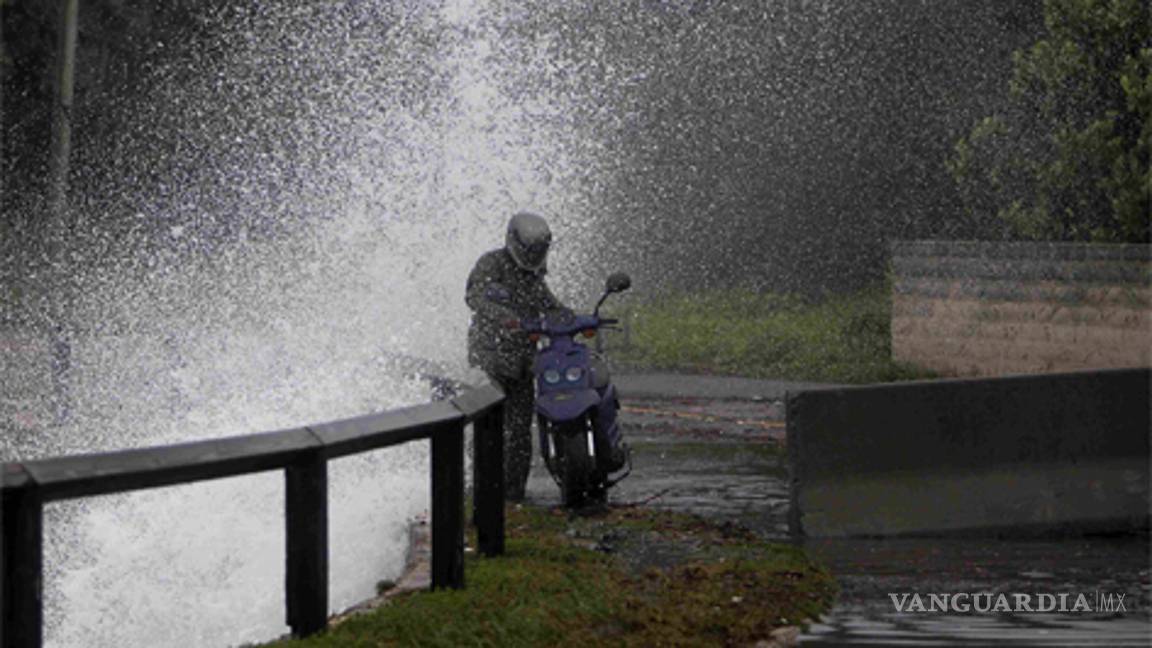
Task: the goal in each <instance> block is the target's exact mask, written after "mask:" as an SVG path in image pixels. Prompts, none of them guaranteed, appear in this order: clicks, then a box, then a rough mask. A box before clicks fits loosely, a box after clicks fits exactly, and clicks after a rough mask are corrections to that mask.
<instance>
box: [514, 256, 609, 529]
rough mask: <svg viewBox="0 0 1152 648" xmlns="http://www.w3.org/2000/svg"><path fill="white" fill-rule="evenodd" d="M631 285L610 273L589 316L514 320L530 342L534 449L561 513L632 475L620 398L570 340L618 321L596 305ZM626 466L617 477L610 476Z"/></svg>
mask: <svg viewBox="0 0 1152 648" xmlns="http://www.w3.org/2000/svg"><path fill="white" fill-rule="evenodd" d="M631 285H632V280H631V279H630V278H629V277H628V275H626V274H623V273H616V274H613V275H611V276H610V277H608V281H607V283H606V286H605V291H604V294H603V296H601V297H600V301H598V302H597V303H596V308H595V309H594V310H593V312H592V314H591V315H575V314H573V313H571V312H560V313H555V314H552V315H549V316H547V317H543V318H540V319H529V320H524V321H522V322H521V323H520V327H521V329H522V330H523V331H524V332H525V333H527V334H528V335H529V337H530V339H532V340H534V341H536V344H537V352H536V359H535V362H534V363H533V369H532V370H533V373H534V374H535V376H536V419H537V423H538V426H539V435H540V451H541V454H543V455H544V463H545V464H546V465H547V466H548V472H549V473H551V474H552V478H553V479H554V480H555V481H556V484H557V485H558V486H559V487H560V494H561V499H562V501H563V505H564V506H565V507H566V508H580V507H583V506H586V505H589V504H602V503H604V502H605V500H606V499H607V494H608V489H609V488H611V487H612V486H615V485H616V484H617V483H619V482H620V481H621V480H622V479H624V478H625V477H627V476H628V475H629V474H631V472H632V461H631V452H630V450H629V448H628V446H627V444H626V443H624V440H623V438H622V434H621V431H620V424H619V422H618V421H617V413H618V412H619V410H620V400H619V397H618V395H617V393H616V386H615V385H613V384H612V381H611V377H610V376H609V374H608V365H607V363H605V362H604V359H603V358H602V357H601V356H600V355H598V354H596V353H594V352H593V351H592V350H590V349H589V348H588V346H587V345H585V344H582V343H581V342H579V341H577V336H583V337H585V338H595V337H596V335H597V331H599V330H600V329H601V328H602V327H607V326H610V325H612V324H615V323H617V320H615V319H609V318H602V317H600V306H601V305H602V304H603V303H604V300H605V299H607V298H608V295H611V294H613V293H618V292H623V291H625V290H627V289H628V288H630V287H631ZM626 466H627V470H626V471H625V472H624V473H623V474H621V475H619V476H618V477H615V478H610V477H609V476H610V475H611V474H612V473H615V472H617V471H620V470H622V469H624V468H625V467H626Z"/></svg>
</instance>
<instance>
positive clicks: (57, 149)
mask: <svg viewBox="0 0 1152 648" xmlns="http://www.w3.org/2000/svg"><path fill="white" fill-rule="evenodd" d="M59 6H60V17H59V18H60V20H59V26H60V27H59V32H58V36H57V40H56V44H57V47H56V97H55V102H54V103H53V106H52V151H51V156H52V157H51V159H50V160H49V164H50V167H49V177H48V182H49V185H48V214H47V217H48V223H46V225H47V227H45V228H44V230H43V236H44V243H45V244H46V249H47V252H48V263H49V264H50V265H51V267H50V268H49V271H48V277H49V283H48V286H46V288H47V289H48V293H47V295H46V297H47V299H48V306H49V310H50V314H49V319H50V321H49V326H50V327H51V328H50V331H51V332H50V336H51V340H52V353H51V358H52V360H51V362H52V364H51V371H52V384H53V391H54V392H55V394H54V396H55V398H54V400H55V405H56V407H55V409H56V412H55V414H56V415H55V419H56V423H57V424H58V425H59V424H63V423H64V422H66V421H67V420H68V418H69V413H70V411H71V401H72V398H71V393H70V392H71V390H70V385H69V382H70V380H69V374H70V373H71V368H72V342H73V340H72V330H71V327H70V326H69V324H68V321H67V320H68V316H69V315H68V311H69V309H68V307H67V300H68V299H69V296H70V293H71V290H70V288H69V286H68V283H69V282H68V277H67V274H66V270H67V268H66V265H65V263H64V258H63V257H64V254H63V252H64V249H65V247H66V243H67V242H66V238H67V237H68V236H69V225H70V224H71V223H69V222H68V220H69V218H68V170H69V168H70V165H69V158H70V157H71V154H72V106H73V95H74V93H73V88H74V85H73V77H74V73H75V69H76V37H77V24H76V23H77V18H78V14H79V11H80V0H60V5H59Z"/></svg>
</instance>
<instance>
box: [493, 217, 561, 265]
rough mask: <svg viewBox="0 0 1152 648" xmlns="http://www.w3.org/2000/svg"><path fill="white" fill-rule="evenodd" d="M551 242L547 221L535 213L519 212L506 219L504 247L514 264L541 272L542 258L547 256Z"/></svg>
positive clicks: (550, 232)
mask: <svg viewBox="0 0 1152 648" xmlns="http://www.w3.org/2000/svg"><path fill="white" fill-rule="evenodd" d="M551 244H552V230H550V229H548V223H546V222H544V219H543V218H541V217H540V216H537V215H536V214H533V213H530V212H520V213H518V214H516V215H514V216H512V220H510V221H508V235H507V237H506V238H505V241H504V247H505V249H507V250H508V254H510V255H512V260H513V261H515V262H516V265H518V266H520V267H521V268H523V269H524V270H530V271H532V272H537V273H539V272H542V271H543V270H544V260H545V259H546V258H547V257H548V246H549V245H551Z"/></svg>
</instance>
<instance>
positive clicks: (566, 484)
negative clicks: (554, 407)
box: [556, 416, 597, 508]
mask: <svg viewBox="0 0 1152 648" xmlns="http://www.w3.org/2000/svg"><path fill="white" fill-rule="evenodd" d="M591 429H592V428H591V421H590V420H589V418H588V416H584V417H581V418H580V420H578V421H575V422H573V423H572V424H569V425H564V426H562V427H559V428H558V429H556V433H557V436H558V437H559V438H558V439H557V441H558V442H559V445H560V447H561V449H562V451H561V453H560V457H559V461H558V464H559V466H558V467H559V472H560V475H559V477H560V479H559V481H560V495H561V499H562V500H563V502H564V506H565V507H566V508H579V507H582V506H584V505H585V504H587V503H589V500H590V499H596V497H597V494H596V493H595V492H593V491H595V490H596V486H597V484H596V483H595V482H596V479H595V474H594V473H595V471H596V457H595V445H594V443H593V441H592V436H591Z"/></svg>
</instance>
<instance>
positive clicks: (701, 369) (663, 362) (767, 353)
mask: <svg viewBox="0 0 1152 648" xmlns="http://www.w3.org/2000/svg"><path fill="white" fill-rule="evenodd" d="M888 295H889V292H888V290H887V289H886V288H877V289H872V290H868V291H864V292H860V293H855V294H850V295H835V296H828V297H826V298H824V299H822V300H818V301H809V300H804V299H800V298H797V297H792V296H788V295H780V294H773V293H767V294H760V293H755V292H751V291H729V292H713V293H708V294H685V295H678V296H674V297H666V298H663V299H659V300H656V301H652V302H649V303H632V304H630V305H625V306H623V307H618V308H617V312H616V313H615V315H616V316H618V317H623V318H626V320H627V322H628V328H629V331H628V335H627V343H620V342H618V343H617V344H613V343H612V342H613V341H610V342H609V346H608V350H609V352H610V353H611V354H612V357H613V358H615V359H616V360H618V361H620V362H621V363H622V364H624V365H627V366H631V367H635V368H649V369H664V370H679V371H689V372H696V373H710V374H730V375H740V376H748V377H753V378H774V379H780V380H804V381H815V382H835V383H873V382H890V381H896V380H909V379H916V378H926V377H930V374H929V373H928V372H925V371H923V370H919V369H916V368H914V367H911V366H908V365H905V364H901V363H897V362H894V361H893V360H892V352H891V335H890V325H889V323H890V321H891V311H890V305H889V299H888ZM621 338H622V336H616V341H619V340H621Z"/></svg>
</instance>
